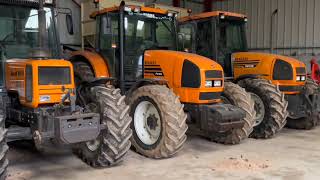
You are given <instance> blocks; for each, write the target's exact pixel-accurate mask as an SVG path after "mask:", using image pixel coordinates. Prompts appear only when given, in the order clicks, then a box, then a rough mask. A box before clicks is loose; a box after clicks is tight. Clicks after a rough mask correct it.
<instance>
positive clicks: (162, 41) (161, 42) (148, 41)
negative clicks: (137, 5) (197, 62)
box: [124, 13, 176, 53]
mask: <svg viewBox="0 0 320 180" xmlns="http://www.w3.org/2000/svg"><path fill="white" fill-rule="evenodd" d="M173 19H174V18H173V17H169V16H165V15H160V14H151V13H135V14H127V15H126V16H125V18H124V28H125V51H126V52H127V53H130V52H139V53H141V52H143V51H144V50H146V49H166V50H176V44H175V42H176V40H175V29H174V23H173V22H174V21H173Z"/></svg>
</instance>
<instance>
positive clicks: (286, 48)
mask: <svg viewBox="0 0 320 180" xmlns="http://www.w3.org/2000/svg"><path fill="white" fill-rule="evenodd" d="M213 9H214V10H225V11H233V12H239V13H242V14H246V15H247V16H248V19H249V21H248V24H247V35H248V43H249V47H250V48H251V49H252V50H258V51H262V50H263V51H268V49H269V48H270V25H271V14H272V12H273V11H274V10H275V9H278V13H277V15H276V16H275V18H274V19H275V21H274V22H275V23H274V28H273V31H272V32H273V34H274V35H273V37H274V39H273V42H274V43H273V46H274V47H275V48H276V51H275V52H276V53H278V54H284V55H289V56H298V57H303V58H304V59H305V60H308V59H309V57H310V56H320V0H224V1H218V2H214V3H213Z"/></svg>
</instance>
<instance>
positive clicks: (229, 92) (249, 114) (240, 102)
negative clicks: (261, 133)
mask: <svg viewBox="0 0 320 180" xmlns="http://www.w3.org/2000/svg"><path fill="white" fill-rule="evenodd" d="M222 97H223V98H224V103H228V104H232V105H234V106H237V107H239V108H241V109H242V110H244V111H245V114H246V116H245V118H244V119H243V121H244V122H245V124H244V126H243V128H241V129H234V130H232V132H231V134H230V135H228V136H227V137H224V138H220V140H218V142H222V143H224V144H238V143H239V142H240V141H241V140H244V139H246V138H248V137H249V135H250V134H251V133H252V131H253V125H254V122H255V119H254V117H255V114H256V111H255V110H254V101H253V100H252V98H251V95H250V94H249V93H247V92H246V91H245V89H243V88H242V87H240V86H239V85H237V84H234V83H232V82H225V84H224V92H223V93H222Z"/></svg>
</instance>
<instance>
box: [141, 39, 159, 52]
mask: <svg viewBox="0 0 320 180" xmlns="http://www.w3.org/2000/svg"><path fill="white" fill-rule="evenodd" d="M158 46H159V44H158V43H156V42H154V41H149V40H145V41H143V43H142V44H141V45H140V47H139V51H144V50H146V49H156V48H157V47H158Z"/></svg>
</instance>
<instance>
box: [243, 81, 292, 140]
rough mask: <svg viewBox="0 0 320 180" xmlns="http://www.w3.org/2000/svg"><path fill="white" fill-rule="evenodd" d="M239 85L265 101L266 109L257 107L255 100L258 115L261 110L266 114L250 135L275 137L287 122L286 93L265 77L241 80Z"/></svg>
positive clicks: (254, 136)
mask: <svg viewBox="0 0 320 180" xmlns="http://www.w3.org/2000/svg"><path fill="white" fill-rule="evenodd" d="M239 85H240V86H242V87H243V88H245V89H246V91H247V92H250V93H253V96H256V97H258V98H260V99H261V101H262V102H263V105H262V106H263V108H264V109H263V110H264V111H263V110H259V108H257V103H256V101H255V109H256V113H257V114H256V117H257V116H258V114H259V112H264V115H263V116H262V118H263V119H261V121H259V122H258V123H256V126H255V127H254V128H253V132H252V133H251V135H250V137H253V138H263V139H267V138H271V137H273V136H274V135H275V134H276V133H278V132H279V131H280V130H281V129H282V128H283V127H284V126H285V124H286V122H287V121H286V119H287V116H288V112H287V106H288V102H287V101H286V100H285V98H284V94H283V93H282V92H281V91H280V90H279V88H278V86H276V85H274V84H272V83H271V82H270V81H267V80H264V79H244V80H241V81H240V82H239Z"/></svg>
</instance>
